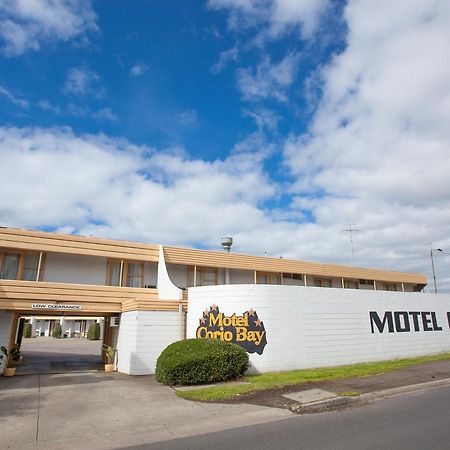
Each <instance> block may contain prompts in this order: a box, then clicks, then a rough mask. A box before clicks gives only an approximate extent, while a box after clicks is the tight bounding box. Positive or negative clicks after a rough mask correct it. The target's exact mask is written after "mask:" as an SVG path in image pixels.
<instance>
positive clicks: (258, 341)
mask: <svg viewBox="0 0 450 450" xmlns="http://www.w3.org/2000/svg"><path fill="white" fill-rule="evenodd" d="M255 334H256V340H255V345H259V344H261V341H262V340H263V337H264V335H265V334H266V332H265V331H255Z"/></svg>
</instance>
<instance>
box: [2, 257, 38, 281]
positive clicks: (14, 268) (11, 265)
mask: <svg viewBox="0 0 450 450" xmlns="http://www.w3.org/2000/svg"><path fill="white" fill-rule="evenodd" d="M39 258H40V257H39V253H28V252H22V251H5V250H3V251H2V250H1V249H0V279H3V280H24V281H36V279H37V276H38V270H39ZM42 272H43V270H42V268H41V271H40V273H39V278H42Z"/></svg>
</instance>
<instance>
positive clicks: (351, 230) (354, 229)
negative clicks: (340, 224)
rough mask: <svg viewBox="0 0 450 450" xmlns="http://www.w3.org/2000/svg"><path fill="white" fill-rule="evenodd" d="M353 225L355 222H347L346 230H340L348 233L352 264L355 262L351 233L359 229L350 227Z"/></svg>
mask: <svg viewBox="0 0 450 450" xmlns="http://www.w3.org/2000/svg"><path fill="white" fill-rule="evenodd" d="M354 225H356V223H349V224H348V228H347V229H346V230H342V231H345V232H346V233H349V234H350V243H351V245H352V260H353V264H355V249H354V247H353V233H354V232H355V231H360V230H357V229H356V228H352V226H354Z"/></svg>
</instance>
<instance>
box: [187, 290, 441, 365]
mask: <svg viewBox="0 0 450 450" xmlns="http://www.w3.org/2000/svg"><path fill="white" fill-rule="evenodd" d="M213 304H216V305H218V306H219V309H220V311H221V312H223V313H225V314H227V315H231V314H233V313H236V315H242V314H243V313H244V312H245V311H247V310H248V309H250V308H252V309H254V310H255V311H256V312H257V313H258V316H259V319H260V320H262V321H263V323H264V326H265V329H266V332H267V334H266V337H267V345H266V347H265V349H264V352H263V354H262V355H258V354H256V353H254V354H250V355H249V356H250V361H251V364H252V371H253V372H256V371H260V372H266V371H281V370H292V369H302V368H312V367H325V366H336V365H342V364H353V363H361V362H368V361H377V360H387V359H395V358H402V357H413V356H419V355H425V354H433V353H439V352H444V351H450V330H449V325H448V322H447V317H446V312H447V311H450V295H438V296H436V295H434V294H422V293H403V292H386V291H359V290H354V289H333V288H315V287H297V286H267V285H229V286H207V287H197V288H190V289H189V309H188V311H189V312H188V317H187V337H188V338H189V337H195V331H196V329H197V327H198V325H199V318H200V317H201V316H202V312H203V311H204V310H205V309H208V310H209V307H210V306H211V305H213ZM369 311H377V312H378V314H379V315H380V317H383V315H384V312H385V311H436V314H437V318H438V323H439V325H441V326H442V328H443V330H442V331H430V332H425V331H418V332H414V331H411V332H407V333H396V332H395V333H387V331H385V332H384V333H382V334H381V333H379V332H378V330H375V333H373V334H372V332H371V328H370V320H369Z"/></svg>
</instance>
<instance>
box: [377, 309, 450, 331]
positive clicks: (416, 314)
mask: <svg viewBox="0 0 450 450" xmlns="http://www.w3.org/2000/svg"><path fill="white" fill-rule="evenodd" d="M369 319H370V329H371V331H372V333H376V332H377V331H378V332H379V333H384V332H385V331H387V332H388V333H409V332H417V331H442V330H443V329H444V327H445V328H446V329H447V328H448V329H449V330H450V312H447V322H446V323H445V319H444V321H442V319H439V318H438V316H437V314H436V312H435V311H385V312H384V314H382V315H380V314H378V313H377V312H376V311H369Z"/></svg>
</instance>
